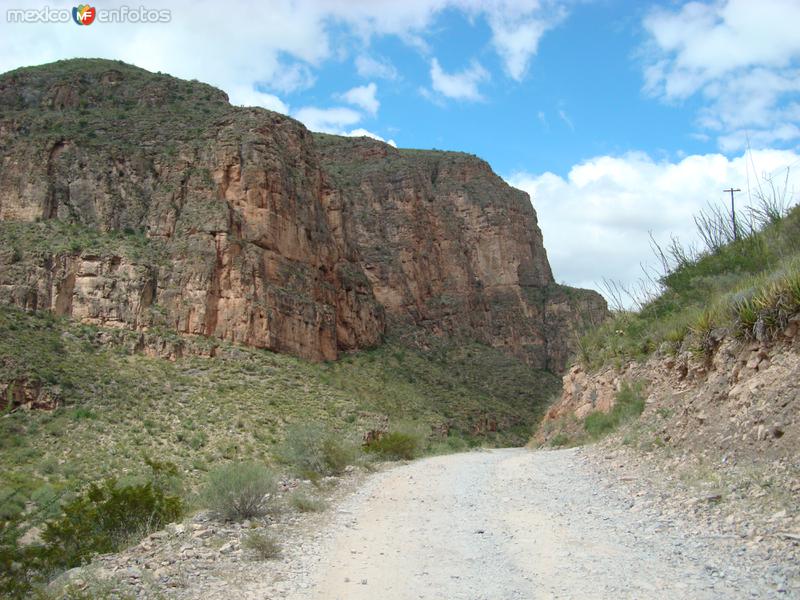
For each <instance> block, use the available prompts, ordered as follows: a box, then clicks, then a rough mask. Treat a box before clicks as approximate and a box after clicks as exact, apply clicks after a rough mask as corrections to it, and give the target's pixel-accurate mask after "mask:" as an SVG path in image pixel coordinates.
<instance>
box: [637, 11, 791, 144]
mask: <svg viewBox="0 0 800 600" xmlns="http://www.w3.org/2000/svg"><path fill="white" fill-rule="evenodd" d="M798 22H800V3H798V2H797V1H796V0H761V1H759V2H752V1H751V0H721V1H716V2H712V3H708V2H707V3H702V2H690V3H687V4H684V5H683V6H682V7H681V8H680V9H677V10H669V9H663V8H658V9H654V10H653V11H651V12H650V13H649V14H648V15H647V17H646V18H645V20H644V27H645V30H646V31H647V32H648V34H649V35H650V41H649V44H648V48H647V54H646V66H645V71H644V75H645V90H646V91H648V92H649V93H651V94H653V95H655V96H657V97H661V98H663V99H665V100H667V101H680V100H684V99H686V98H689V97H691V96H693V95H696V94H698V95H700V96H701V97H702V98H703V99H704V100H705V101H706V102H707V106H706V108H705V109H703V110H702V111H701V113H700V114H699V118H698V123H699V125H700V126H701V127H702V128H703V129H705V130H707V131H712V132H715V134H716V135H718V136H720V137H719V142H720V147H721V149H723V150H725V151H735V150H740V149H742V148H743V147H745V146H746V135H747V132H750V133H751V138H752V139H751V141H753V140H756V141H758V142H759V144H760V145H762V146H766V145H769V144H772V143H774V142H778V141H782V142H785V141H789V140H797V139H800V138H799V137H798V136H797V135H796V134H793V133H792V132H793V131H795V129H796V127H795V128H794V129H793V128H791V127H787V125H790V124H797V123H800V108H798V106H800V103H799V102H798V94H800V35H798V34H797V27H796V24H797V23H798ZM723 132H724V133H723Z"/></svg>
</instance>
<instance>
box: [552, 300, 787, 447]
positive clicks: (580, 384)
mask: <svg viewBox="0 0 800 600" xmlns="http://www.w3.org/2000/svg"><path fill="white" fill-rule="evenodd" d="M634 381H640V382H643V383H644V384H645V386H646V387H645V393H646V398H647V400H646V409H645V414H644V418H645V420H646V421H648V420H649V421H650V422H651V423H652V422H653V421H654V422H655V425H654V426H653V427H654V432H655V435H656V438H657V439H658V443H659V444H662V445H668V446H671V447H675V448H690V449H693V451H700V450H701V449H704V450H705V449H709V448H713V449H715V450H717V451H719V452H721V453H723V454H727V455H728V456H734V455H736V454H737V453H738V454H748V453H752V451H753V449H755V450H757V452H758V454H759V455H760V456H772V457H775V458H781V457H783V458H786V457H789V458H792V459H793V458H794V456H795V454H796V453H795V448H796V445H797V441H798V440H799V439H800V421H799V420H798V417H797V415H798V402H800V385H798V381H800V317H797V316H795V317H793V318H792V319H791V320H790V321H789V325H788V326H787V327H786V329H785V331H783V332H782V334H780V335H777V336H776V339H774V340H771V341H762V342H759V341H752V342H746V341H741V340H737V339H735V338H733V337H731V336H728V335H724V334H720V336H719V337H717V338H715V339H714V343H713V344H712V345H709V346H708V348H707V350H706V351H705V352H698V351H696V350H694V351H692V350H690V349H688V348H678V349H677V350H676V349H675V348H665V349H663V350H662V351H661V352H659V353H656V354H654V355H653V356H651V357H650V358H649V359H647V360H646V361H641V362H635V361H634V362H629V363H627V364H626V365H623V366H621V367H619V368H615V367H606V368H604V369H601V370H599V371H597V372H594V373H592V372H587V371H586V370H584V369H583V367H582V366H581V365H579V364H576V365H574V366H572V367H571V368H570V369H569V370H568V371H567V372H566V373H565V375H564V378H563V388H562V389H563V391H562V395H561V398H560V399H559V401H558V402H556V403H555V404H554V405H553V406H552V407H550V409H549V410H548V412H547V414H546V415H545V418H544V420H543V422H542V424H541V426H540V428H539V431H538V433H537V436H536V441H538V442H540V443H544V442H546V441H548V440H549V439H551V438H552V437H554V436H555V435H556V434H558V433H559V431H568V430H570V428H571V427H577V428H580V427H581V424H582V421H583V419H584V418H585V417H586V416H587V415H588V414H589V413H591V412H593V411H602V412H608V411H610V410H611V409H612V408H613V407H614V405H615V403H616V398H617V393H618V392H619V391H620V389H621V388H622V385H623V383H624V382H634ZM562 426H563V427H562Z"/></svg>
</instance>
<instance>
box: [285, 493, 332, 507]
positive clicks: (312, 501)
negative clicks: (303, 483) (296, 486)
mask: <svg viewBox="0 0 800 600" xmlns="http://www.w3.org/2000/svg"><path fill="white" fill-rule="evenodd" d="M289 504H290V505H291V506H292V508H294V509H296V510H298V511H300V512H321V511H323V510H325V503H324V502H323V501H322V500H320V499H319V498H314V497H313V496H309V495H308V494H306V493H304V492H301V491H300V490H297V491H295V492H294V493H293V494H292V495H291V496H290V497H289Z"/></svg>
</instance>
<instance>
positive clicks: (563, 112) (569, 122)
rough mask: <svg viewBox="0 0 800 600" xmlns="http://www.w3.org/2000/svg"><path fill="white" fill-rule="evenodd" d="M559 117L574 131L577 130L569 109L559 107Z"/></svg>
mask: <svg viewBox="0 0 800 600" xmlns="http://www.w3.org/2000/svg"><path fill="white" fill-rule="evenodd" d="M558 118H559V119H561V120H562V121H563V122H564V125H566V126H567V127H569V128H570V129H571V130H572V131H575V123H573V122H572V119H570V118H569V115H568V114H567V111H566V110H564V109H563V108H559V109H558Z"/></svg>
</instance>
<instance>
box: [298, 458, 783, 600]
mask: <svg viewBox="0 0 800 600" xmlns="http://www.w3.org/2000/svg"><path fill="white" fill-rule="evenodd" d="M578 452H579V451H577V450H561V451H537V452H531V451H527V450H523V449H509V450H493V451H486V452H473V453H466V454H455V455H449V456H441V457H435V458H430V459H425V460H420V461H417V462H413V463H411V464H408V465H404V466H400V467H397V468H394V469H390V470H388V471H385V472H382V473H379V474H376V475H375V476H373V477H372V478H371V479H370V480H369V481H368V482H367V484H366V485H365V486H364V487H363V488H362V489H360V490H359V491H358V492H356V493H355V494H354V495H352V496H351V497H350V498H349V499H348V500H347V501H345V503H344V504H343V505H342V506H341V507H339V509H338V513H337V514H336V516H335V518H334V519H333V522H332V523H330V524H329V525H328V529H327V530H326V531H325V532H324V533H323V535H322V536H321V537H322V538H323V541H322V542H321V543H320V544H319V551H318V552H315V553H314V556H313V557H309V558H308V560H306V561H304V562H306V564H305V565H302V567H301V568H302V569H303V571H304V573H303V581H302V588H303V589H300V590H296V591H295V592H294V593H293V594H291V595H290V597H291V598H293V599H295V600H310V599H313V600H317V599H325V600H336V599H341V600H359V599H381V600H393V599H397V600H400V599H402V600H411V599H440V598H441V599H448V600H452V599H457V598H464V599H470V600H473V599H475V600H477V599H486V600H504V599H517V598H518V599H534V598H536V599H538V598H542V599H546V598H575V599H590V598H614V599H618V598H670V599H674V598H693V599H694V598H697V599H701V598H772V597H775V598H789V597H794V596H793V595H792V592H791V591H787V590H786V589H779V588H776V587H775V586H774V584H773V583H771V580H769V579H768V576H769V574H768V572H767V571H766V570H765V569H764V568H763V565H760V566H759V565H754V564H748V562H747V557H746V556H745V554H744V550H742V552H741V553H739V552H736V551H732V549H731V546H730V544H728V545H720V544H718V543H717V542H718V540H715V539H713V538H712V537H709V538H705V539H703V538H700V539H698V538H697V536H692V535H689V534H688V533H686V532H685V531H682V530H681V527H680V526H679V524H676V523H673V522H672V521H671V520H670V519H669V518H666V517H665V518H659V517H658V515H656V516H654V515H652V514H648V513H647V512H646V511H639V510H637V506H636V501H635V499H631V498H628V497H625V495H624V494H621V493H620V492H619V490H618V489H617V486H615V485H614V483H615V482H609V481H607V480H601V479H600V478H597V477H595V476H594V474H593V473H592V472H591V471H590V470H589V469H587V467H586V465H585V464H584V463H582V462H581V461H579V460H577V459H576V453H578Z"/></svg>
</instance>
